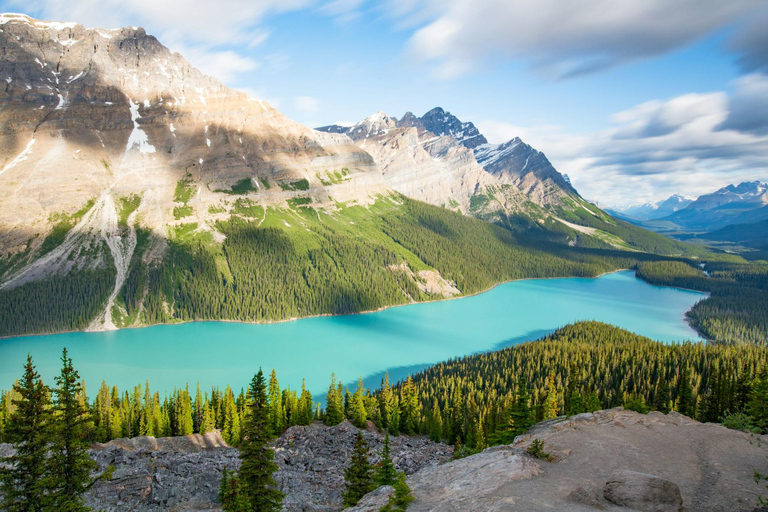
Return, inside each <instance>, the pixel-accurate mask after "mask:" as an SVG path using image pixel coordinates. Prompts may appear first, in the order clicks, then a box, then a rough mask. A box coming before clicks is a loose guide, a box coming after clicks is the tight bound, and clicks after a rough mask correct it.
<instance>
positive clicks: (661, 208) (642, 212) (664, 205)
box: [606, 194, 694, 221]
mask: <svg viewBox="0 0 768 512" xmlns="http://www.w3.org/2000/svg"><path fill="white" fill-rule="evenodd" d="M693 201H694V199H691V198H689V197H685V196H683V195H680V194H674V195H672V196H670V197H668V198H667V199H664V200H663V201H656V202H653V201H648V202H647V203H643V204H638V205H631V206H614V207H609V208H606V211H607V212H609V213H610V214H611V215H614V216H616V217H619V218H622V219H627V220H629V221H633V220H635V221H637V220H639V221H646V220H654V219H662V218H664V217H666V216H668V215H672V214H673V213H675V212H676V211H678V210H682V209H683V208H685V207H686V206H688V205H689V204H691V203H692V202H693Z"/></svg>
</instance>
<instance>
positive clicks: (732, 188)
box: [657, 181, 768, 231]
mask: <svg viewBox="0 0 768 512" xmlns="http://www.w3.org/2000/svg"><path fill="white" fill-rule="evenodd" d="M766 205H768V185H766V184H765V183H761V182H759V181H752V182H744V183H741V184H739V185H728V186H727V187H723V188H721V189H719V190H717V191H715V192H713V193H711V194H705V195H702V196H699V198H698V199H696V200H695V201H693V202H692V203H691V204H689V205H688V206H686V207H685V208H683V209H682V210H679V211H676V212H675V213H672V214H670V215H667V216H666V217H662V218H659V219H657V220H658V221H659V222H663V223H667V224H669V225H675V226H678V227H679V228H682V229H686V230H694V231H712V230H716V229H720V228H722V227H725V226H728V225H730V224H734V223H748V222H756V221H759V220H762V219H763V218H765V217H762V216H761V214H760V213H759V212H758V210H761V209H763V208H765V206H766ZM763 211H766V210H763Z"/></svg>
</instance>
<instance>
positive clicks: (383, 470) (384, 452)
mask: <svg viewBox="0 0 768 512" xmlns="http://www.w3.org/2000/svg"><path fill="white" fill-rule="evenodd" d="M396 478H397V471H396V470H395V464H394V462H392V449H391V447H390V445H389V434H386V435H385V436H384V447H383V448H382V449H381V461H380V462H379V464H378V465H377V466H376V484H377V485H394V483H395V479H396Z"/></svg>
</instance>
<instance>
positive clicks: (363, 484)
mask: <svg viewBox="0 0 768 512" xmlns="http://www.w3.org/2000/svg"><path fill="white" fill-rule="evenodd" d="M344 481H345V482H346V488H345V489H344V492H342V494H341V496H342V498H343V499H344V506H345V507H353V506H355V505H357V502H358V501H360V498H362V497H363V496H365V495H366V494H368V493H369V492H371V491H372V490H373V489H374V488H375V487H374V486H375V484H374V481H373V470H372V468H371V463H370V462H369V461H368V444H367V443H366V442H365V439H364V438H363V433H362V432H358V433H357V439H356V440H355V447H354V449H353V450H352V461H351V463H350V465H349V467H348V468H346V469H345V470H344Z"/></svg>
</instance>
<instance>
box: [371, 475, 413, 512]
mask: <svg viewBox="0 0 768 512" xmlns="http://www.w3.org/2000/svg"><path fill="white" fill-rule="evenodd" d="M393 487H394V488H395V492H394V493H393V494H392V495H391V496H390V497H389V502H388V503H387V504H386V505H385V506H384V507H382V508H381V509H380V510H379V512H405V511H406V510H407V509H408V505H409V504H410V503H411V502H413V501H415V500H416V498H414V497H413V495H411V488H410V487H408V484H407V483H406V482H405V473H403V472H402V471H401V472H399V473H398V474H397V478H396V479H395V483H394V484H393Z"/></svg>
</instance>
